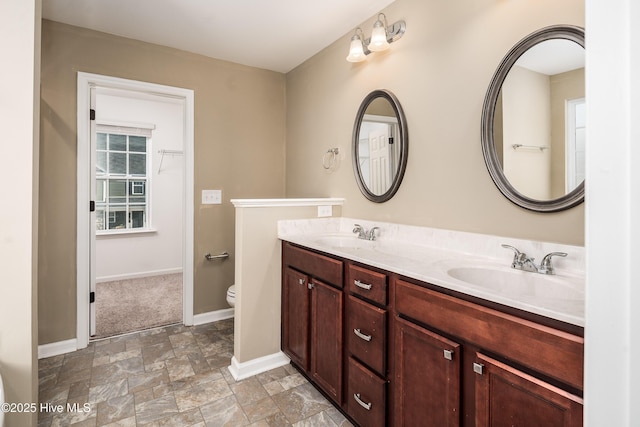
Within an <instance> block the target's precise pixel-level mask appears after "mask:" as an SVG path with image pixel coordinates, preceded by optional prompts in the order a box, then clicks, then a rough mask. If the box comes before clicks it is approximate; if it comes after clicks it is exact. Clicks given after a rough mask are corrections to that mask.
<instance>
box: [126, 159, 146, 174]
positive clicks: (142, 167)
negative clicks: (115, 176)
mask: <svg viewBox="0 0 640 427" xmlns="http://www.w3.org/2000/svg"><path fill="white" fill-rule="evenodd" d="M129 174H130V175H142V176H144V175H146V174H147V155H146V154H129Z"/></svg>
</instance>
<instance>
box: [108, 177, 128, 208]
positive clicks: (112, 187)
mask: <svg viewBox="0 0 640 427" xmlns="http://www.w3.org/2000/svg"><path fill="white" fill-rule="evenodd" d="M126 202H127V181H126V180H115V179H112V180H110V181H109V203H126Z"/></svg>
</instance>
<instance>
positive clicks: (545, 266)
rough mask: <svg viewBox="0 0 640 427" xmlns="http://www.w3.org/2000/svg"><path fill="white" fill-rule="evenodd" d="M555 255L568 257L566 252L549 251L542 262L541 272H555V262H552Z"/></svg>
mask: <svg viewBox="0 0 640 427" xmlns="http://www.w3.org/2000/svg"><path fill="white" fill-rule="evenodd" d="M554 256H561V257H566V256H567V253H566V252H551V253H548V254H546V255H545V256H544V258H542V262H541V263H540V273H543V274H555V269H554V268H553V264H552V263H551V258H553V257H554Z"/></svg>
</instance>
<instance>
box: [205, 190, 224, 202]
mask: <svg viewBox="0 0 640 427" xmlns="http://www.w3.org/2000/svg"><path fill="white" fill-rule="evenodd" d="M221 203H222V190H202V204H203V205H219V204H221Z"/></svg>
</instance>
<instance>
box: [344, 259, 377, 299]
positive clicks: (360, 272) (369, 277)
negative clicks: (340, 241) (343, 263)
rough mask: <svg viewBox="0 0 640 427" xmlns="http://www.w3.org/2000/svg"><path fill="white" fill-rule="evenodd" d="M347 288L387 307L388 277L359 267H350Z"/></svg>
mask: <svg viewBox="0 0 640 427" xmlns="http://www.w3.org/2000/svg"><path fill="white" fill-rule="evenodd" d="M347 278H348V284H347V287H348V289H349V291H350V292H352V293H354V294H358V295H360V296H362V297H363V298H366V299H368V300H370V301H373V302H376V303H378V304H381V305H387V275H386V274H383V273H378V272H376V271H372V270H368V269H366V268H362V267H358V266H357V265H349V270H348V274H347Z"/></svg>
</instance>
